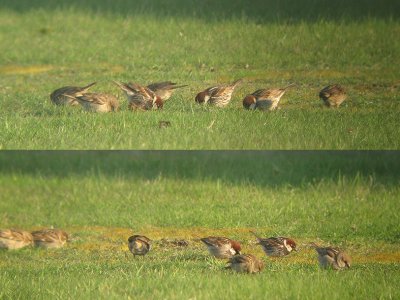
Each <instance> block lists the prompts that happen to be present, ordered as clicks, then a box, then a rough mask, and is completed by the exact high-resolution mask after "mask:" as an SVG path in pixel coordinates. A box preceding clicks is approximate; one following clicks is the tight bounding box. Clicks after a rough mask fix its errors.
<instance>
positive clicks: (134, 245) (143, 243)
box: [128, 235, 151, 256]
mask: <svg viewBox="0 0 400 300" xmlns="http://www.w3.org/2000/svg"><path fill="white" fill-rule="evenodd" d="M128 248H129V251H131V253H132V254H133V255H134V256H136V255H146V254H147V253H148V252H149V251H150V249H151V240H150V239H149V238H148V237H146V236H144V235H132V236H130V237H129V238H128Z"/></svg>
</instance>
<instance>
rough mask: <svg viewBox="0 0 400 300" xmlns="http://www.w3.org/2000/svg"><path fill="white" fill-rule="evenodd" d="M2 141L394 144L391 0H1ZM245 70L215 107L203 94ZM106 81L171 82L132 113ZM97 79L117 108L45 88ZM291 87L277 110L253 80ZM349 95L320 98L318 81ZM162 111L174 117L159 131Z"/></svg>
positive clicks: (395, 59)
mask: <svg viewBox="0 0 400 300" xmlns="http://www.w3.org/2000/svg"><path fill="white" fill-rule="evenodd" d="M1 3H2V6H1V8H0V39H1V43H0V53H1V56H0V76H1V81H0V99H1V101H0V121H1V124H2V130H1V131H0V148H2V149H126V148H129V149H398V148H399V139H398V136H399V135H400V132H399V128H400V127H399V126H398V125H399V122H398V117H397V116H398V114H399V110H400V105H399V103H400V102H399V85H400V81H399V78H400V71H399V68H398V67H397V66H398V65H399V63H400V44H399V43H400V42H399V39H398V36H399V33H400V26H399V13H398V12H399V11H400V8H399V4H398V3H397V1H395V0H385V1H379V2H376V1H370V0H363V1H342V0H341V1H335V2H332V1H327V0H320V1H314V0H299V1H294V0H285V1H279V3H278V2H277V1H252V3H251V5H249V4H248V2H247V1H244V0H235V1H227V0H220V1H183V0H171V1H167V2H165V1H161V0H150V1H143V0H137V1H135V3H131V1H127V0H118V1H107V0H101V1H93V0H91V1H85V2H84V3H81V2H80V1H50V0H39V1H35V2H34V3H32V1H26V0H22V1H8V0H7V1H1ZM237 78H243V79H244V81H243V83H242V84H241V85H240V86H239V87H238V88H237V90H236V91H235V93H234V95H233V98H232V102H231V103H230V104H229V105H228V107H226V108H225V109H212V108H204V107H200V106H198V105H196V103H195V102H194V96H195V95H196V94H197V93H198V92H199V91H201V90H203V89H205V88H207V87H209V86H212V85H215V84H224V83H227V82H231V81H233V80H235V79H237ZM112 80H120V81H135V82H138V83H140V84H147V83H150V82H154V81H164V80H172V81H174V82H177V83H181V84H188V85H189V86H188V87H186V88H183V89H180V90H177V92H176V93H175V95H174V96H173V97H172V98H171V99H170V100H169V101H168V102H167V103H166V104H165V106H164V109H163V111H159V112H154V111H153V112H146V113H143V112H129V111H128V110H127V101H126V99H125V96H124V95H123V93H122V92H121V91H120V90H118V88H117V87H116V86H115V85H114V84H113V83H112V82H111V81H112ZM93 81H97V82H98V84H97V85H96V86H95V87H94V88H93V91H95V92H107V93H112V94H114V95H117V96H118V97H119V99H120V102H121V111H120V112H118V113H113V114H109V115H95V114H88V113H85V112H83V111H82V109H81V108H80V107H76V108H72V107H67V108H60V107H55V106H53V105H52V104H51V103H50V101H49V94H50V93H51V92H52V91H53V90H55V89H56V88H59V87H61V86H65V85H81V86H82V85H86V84H88V83H90V82H93ZM289 83H295V84H296V86H295V87H294V88H292V89H290V90H288V91H287V94H286V95H285V96H284V97H283V98H282V101H281V104H280V108H281V109H280V110H278V111H276V112H273V113H261V112H253V113H252V112H249V111H245V110H243V108H242V104H241V101H242V99H243V97H244V96H245V95H247V94H248V93H251V92H253V91H255V90H256V89H259V88H274V87H282V86H285V85H287V84H289ZM331 83H340V84H342V85H343V86H344V87H345V88H346V90H347V93H348V100H347V101H346V102H344V104H343V105H342V106H341V107H340V108H339V109H337V110H329V109H325V108H323V107H322V105H321V103H320V100H319V99H318V92H319V91H320V89H321V88H322V87H324V86H326V85H328V84H331ZM159 121H170V122H171V127H168V128H162V129H160V128H159V127H158V124H159Z"/></svg>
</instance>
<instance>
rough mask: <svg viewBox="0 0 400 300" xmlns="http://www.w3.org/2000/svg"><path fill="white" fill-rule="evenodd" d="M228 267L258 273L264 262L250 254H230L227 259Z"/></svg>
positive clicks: (242, 271)
mask: <svg viewBox="0 0 400 300" xmlns="http://www.w3.org/2000/svg"><path fill="white" fill-rule="evenodd" d="M226 268H228V269H232V270H235V271H236V272H239V273H250V274H252V273H258V272H261V271H262V269H264V263H263V262H262V261H261V260H259V259H258V258H257V257H255V256H254V255H252V254H242V255H235V256H232V257H231V258H230V259H229V261H228V266H227V267H226Z"/></svg>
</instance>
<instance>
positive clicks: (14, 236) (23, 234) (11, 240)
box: [0, 229, 33, 250]
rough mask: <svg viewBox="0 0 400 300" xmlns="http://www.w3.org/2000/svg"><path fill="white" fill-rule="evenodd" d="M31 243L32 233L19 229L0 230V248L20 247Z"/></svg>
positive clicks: (12, 248) (13, 248)
mask: <svg viewBox="0 0 400 300" xmlns="http://www.w3.org/2000/svg"><path fill="white" fill-rule="evenodd" d="M31 245H33V237H32V234H31V233H30V232H28V231H24V230H19V229H3V230H0V249H9V250H15V249H21V248H24V247H26V246H31Z"/></svg>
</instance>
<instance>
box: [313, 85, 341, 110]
mask: <svg viewBox="0 0 400 300" xmlns="http://www.w3.org/2000/svg"><path fill="white" fill-rule="evenodd" d="M319 98H320V99H321V100H322V102H323V103H324V104H325V106H327V107H339V106H340V104H342V103H343V101H344V100H346V98H347V94H346V91H345V89H344V88H343V87H342V86H341V85H339V84H332V85H328V86H326V87H324V88H323V89H322V90H321V91H320V92H319Z"/></svg>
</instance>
